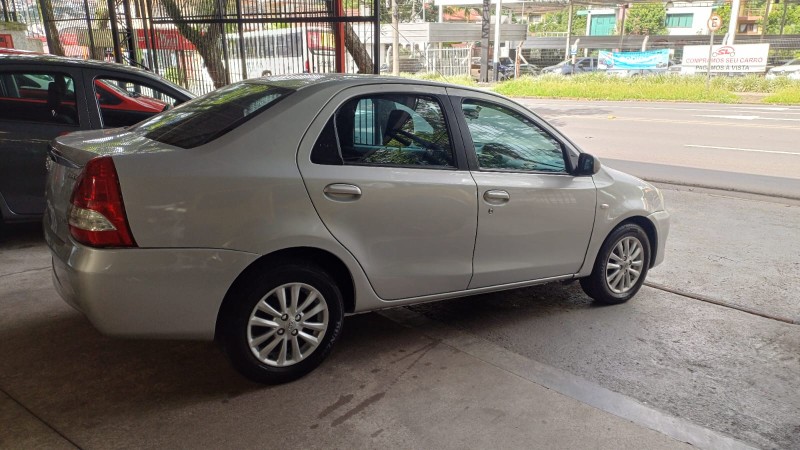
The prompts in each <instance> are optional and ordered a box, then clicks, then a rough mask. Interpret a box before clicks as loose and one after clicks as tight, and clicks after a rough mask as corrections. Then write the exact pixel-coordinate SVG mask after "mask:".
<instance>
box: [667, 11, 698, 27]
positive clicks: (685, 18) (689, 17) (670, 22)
mask: <svg viewBox="0 0 800 450" xmlns="http://www.w3.org/2000/svg"><path fill="white" fill-rule="evenodd" d="M693 20H694V14H692V13H688V14H667V23H666V25H667V28H692V21H693Z"/></svg>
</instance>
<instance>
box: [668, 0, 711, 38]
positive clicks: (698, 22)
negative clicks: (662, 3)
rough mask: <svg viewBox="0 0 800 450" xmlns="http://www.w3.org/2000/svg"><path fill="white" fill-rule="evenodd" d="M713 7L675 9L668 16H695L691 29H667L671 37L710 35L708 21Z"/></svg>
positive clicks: (671, 9) (669, 10) (669, 11)
mask: <svg viewBox="0 0 800 450" xmlns="http://www.w3.org/2000/svg"><path fill="white" fill-rule="evenodd" d="M711 13H712V8H711V6H688V7H673V8H668V9H667V14H694V17H693V20H692V27H691V28H667V30H668V31H669V34H670V35H681V34H683V35H687V34H708V25H707V22H708V19H709V17H711Z"/></svg>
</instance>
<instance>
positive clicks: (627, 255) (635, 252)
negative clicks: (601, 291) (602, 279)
mask: <svg viewBox="0 0 800 450" xmlns="http://www.w3.org/2000/svg"><path fill="white" fill-rule="evenodd" d="M643 267H644V251H643V247H642V243H641V242H640V241H639V239H637V238H635V237H625V238H622V239H620V240H619V241H618V242H617V244H616V245H615V246H614V248H613V250H612V251H611V254H610V255H609V256H608V261H606V283H607V284H608V288H609V289H611V292H613V293H615V294H625V293H626V292H628V291H630V290H631V289H633V287H634V286H635V285H636V282H637V281H639V277H641V276H642V268H643Z"/></svg>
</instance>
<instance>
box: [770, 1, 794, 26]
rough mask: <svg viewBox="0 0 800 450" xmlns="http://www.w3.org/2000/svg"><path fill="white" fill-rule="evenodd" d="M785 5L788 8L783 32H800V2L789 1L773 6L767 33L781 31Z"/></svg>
mask: <svg viewBox="0 0 800 450" xmlns="http://www.w3.org/2000/svg"><path fill="white" fill-rule="evenodd" d="M784 7H785V8H786V23H785V25H784V27H783V34H800V4H799V3H788V2H787V3H784V2H781V3H779V4H777V5H774V4H773V5H772V6H771V9H770V11H769V22H767V34H779V33H780V32H781V20H782V19H783V9H784Z"/></svg>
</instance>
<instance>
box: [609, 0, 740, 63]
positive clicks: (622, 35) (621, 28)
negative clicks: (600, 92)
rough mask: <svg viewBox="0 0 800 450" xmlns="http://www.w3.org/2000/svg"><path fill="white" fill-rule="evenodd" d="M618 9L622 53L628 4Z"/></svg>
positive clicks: (620, 49)
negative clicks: (620, 19) (620, 18)
mask: <svg viewBox="0 0 800 450" xmlns="http://www.w3.org/2000/svg"><path fill="white" fill-rule="evenodd" d="M736 1H738V0H736ZM619 8H620V10H621V11H620V12H621V13H622V21H621V25H620V27H619V51H622V40H623V39H624V38H625V12H626V11H627V10H628V4H627V3H623V4H621V5H619Z"/></svg>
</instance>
